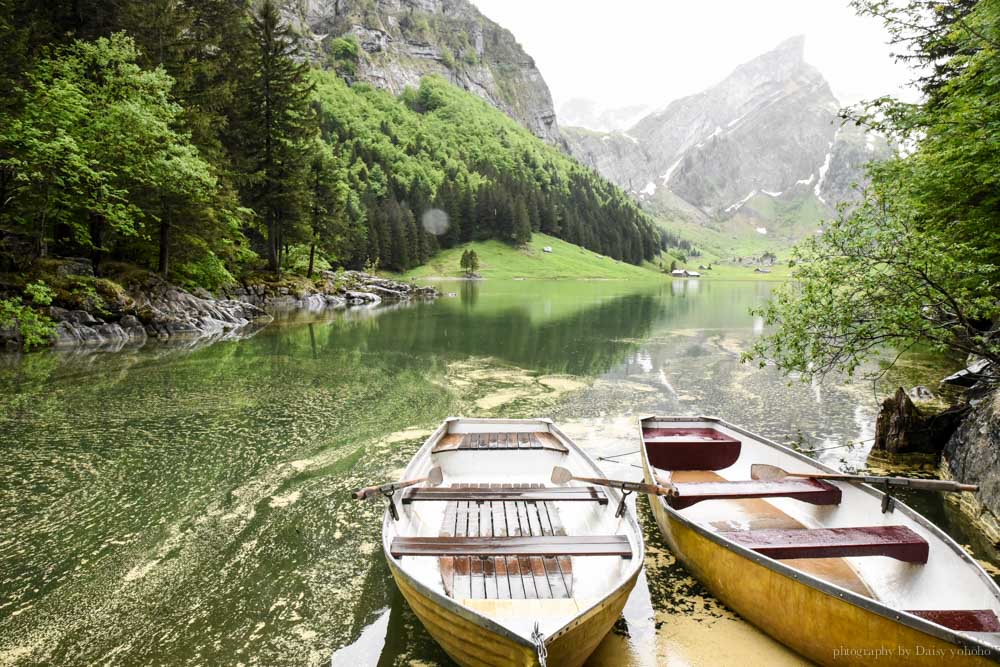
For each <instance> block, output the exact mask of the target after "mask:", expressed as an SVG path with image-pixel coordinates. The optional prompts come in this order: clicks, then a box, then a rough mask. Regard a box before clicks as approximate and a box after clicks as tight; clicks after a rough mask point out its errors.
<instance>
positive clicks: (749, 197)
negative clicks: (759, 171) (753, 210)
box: [726, 190, 757, 213]
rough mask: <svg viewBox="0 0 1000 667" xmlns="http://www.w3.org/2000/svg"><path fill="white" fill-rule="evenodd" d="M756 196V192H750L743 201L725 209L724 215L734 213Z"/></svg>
mask: <svg viewBox="0 0 1000 667" xmlns="http://www.w3.org/2000/svg"><path fill="white" fill-rule="evenodd" d="M756 194H757V191H756V190H751V191H750V194H748V195H747V196H746V197H744V198H743V199H741V200H739V201H738V202H736V203H735V204H733V205H732V206H728V207H726V213H732V212H734V211H738V210H740V207H741V206H743V204H746V203H747V202H748V201H750V200H751V199H753V196H754V195H756Z"/></svg>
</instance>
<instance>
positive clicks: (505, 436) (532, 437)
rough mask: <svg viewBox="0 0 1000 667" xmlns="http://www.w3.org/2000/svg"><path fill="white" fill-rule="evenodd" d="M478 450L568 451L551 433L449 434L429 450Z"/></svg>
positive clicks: (432, 451) (438, 451) (442, 451)
mask: <svg viewBox="0 0 1000 667" xmlns="http://www.w3.org/2000/svg"><path fill="white" fill-rule="evenodd" d="M471 449H480V450H487V451H490V450H520V449H529V450H538V449H543V450H549V451H554V452H560V453H563V454H565V453H567V452H569V449H567V448H566V445H564V444H562V443H561V442H559V439H558V438H556V437H555V436H554V435H552V434H551V433H545V432H543V431H536V432H534V433H449V434H448V435H445V436H444V437H442V438H441V440H440V441H439V442H438V443H437V444H436V445H435V446H434V449H432V450H431V453H432V454H441V453H444V452H457V451H468V450H471Z"/></svg>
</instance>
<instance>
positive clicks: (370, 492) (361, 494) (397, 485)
mask: <svg viewBox="0 0 1000 667" xmlns="http://www.w3.org/2000/svg"><path fill="white" fill-rule="evenodd" d="M428 479H430V478H429V477H421V478H420V479H410V480H406V481H404V482H393V483H391V484H383V485H382V486H366V487H365V488H363V489H358V490H357V491H355V492H354V498H355V500H364V499H365V498H371V497H372V496H374V495H377V494H380V493H389V492H390V491H395V490H396V489H405V488H406V487H408V486H413V485H414V484H422V483H423V482H426V481H427V480H428Z"/></svg>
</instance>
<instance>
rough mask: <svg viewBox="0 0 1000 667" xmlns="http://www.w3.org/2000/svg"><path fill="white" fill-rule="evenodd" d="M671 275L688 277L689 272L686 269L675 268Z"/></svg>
mask: <svg viewBox="0 0 1000 667" xmlns="http://www.w3.org/2000/svg"><path fill="white" fill-rule="evenodd" d="M670 275H672V276H673V277H674V278H685V277H687V273H686V272H685V271H684V269H674V270H673V271H671V272H670Z"/></svg>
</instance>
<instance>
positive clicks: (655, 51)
mask: <svg viewBox="0 0 1000 667" xmlns="http://www.w3.org/2000/svg"><path fill="white" fill-rule="evenodd" d="M472 1H473V3H474V4H475V5H476V6H477V7H479V9H480V11H482V12H483V13H484V14H486V15H487V16H488V17H490V18H491V19H493V20H494V21H496V22H497V23H499V24H501V25H502V26H504V27H505V28H508V29H509V30H511V32H513V33H514V35H515V36H516V37H517V39H518V41H519V42H520V43H521V45H522V46H524V48H525V50H527V52H528V53H529V54H531V55H532V56H533V57H534V58H535V61H536V63H537V64H538V67H539V69H541V71H542V75H543V76H544V77H545V80H546V81H547V82H548V84H549V87H550V88H551V89H552V95H553V97H554V98H555V103H556V109H558V108H559V107H560V106H561V105H562V104H563V103H564V102H566V101H568V100H570V99H573V98H577V97H581V98H589V99H592V100H595V101H596V102H598V103H599V104H600V105H601V106H603V107H607V108H615V107H621V106H628V105H632V104H649V105H651V106H655V107H659V106H663V105H664V104H666V103H667V102H669V101H670V100H672V99H676V98H678V97H683V96H684V95H690V94H692V93H696V92H698V91H700V90H703V89H704V88H707V87H708V86H710V85H712V84H714V83H717V82H718V81H720V80H721V79H722V78H723V77H725V76H726V75H727V74H728V73H729V72H730V71H731V70H732V69H733V68H734V67H735V66H736V65H739V64H740V63H743V62H746V61H747V60H750V59H751V58H753V57H755V56H757V55H759V54H761V53H764V52H765V51H769V50H771V49H772V48H774V47H775V46H777V45H778V44H779V43H780V42H782V41H783V40H785V39H786V38H788V37H791V36H793V35H799V34H801V35H805V36H806V52H805V57H806V61H807V62H809V63H811V64H812V65H815V66H816V67H817V68H819V70H820V71H821V72H823V74H824V75H825V76H826V78H827V80H828V81H829V82H830V85H831V86H832V88H833V91H834V94H836V95H837V97H838V99H839V100H840V102H841V103H842V104H850V103H854V102H857V101H859V100H861V99H868V98H873V97H877V96H879V95H883V94H887V93H890V94H900V91H901V90H903V89H904V88H905V85H906V83H907V82H908V81H909V80H910V79H911V78H913V77H912V76H911V72H910V71H909V70H908V69H907V68H906V67H905V66H903V65H899V64H896V63H895V62H894V61H893V59H892V58H891V56H890V47H888V46H887V45H886V44H885V41H886V33H885V30H884V28H883V27H882V25H881V24H880V23H879V21H878V20H876V19H872V18H861V17H858V16H856V15H855V14H854V12H853V10H852V9H851V8H850V7H849V6H848V4H847V1H846V0H752V1H747V0H743V1H740V0H613V1H611V2H608V1H604V2H594V1H593V0H472ZM906 97H910V98H912V94H910V95H906Z"/></svg>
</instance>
